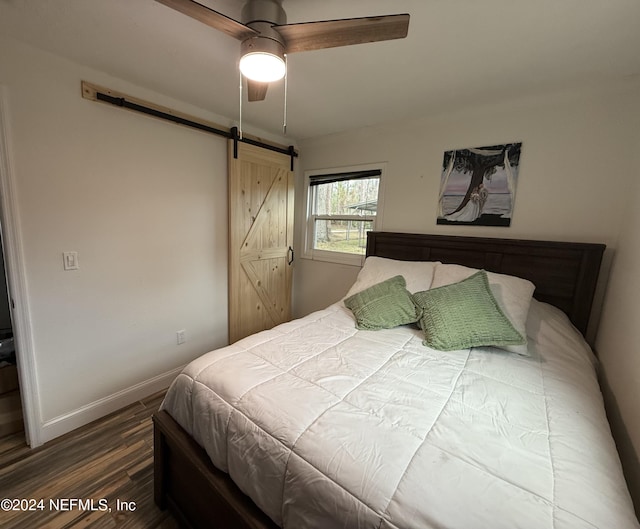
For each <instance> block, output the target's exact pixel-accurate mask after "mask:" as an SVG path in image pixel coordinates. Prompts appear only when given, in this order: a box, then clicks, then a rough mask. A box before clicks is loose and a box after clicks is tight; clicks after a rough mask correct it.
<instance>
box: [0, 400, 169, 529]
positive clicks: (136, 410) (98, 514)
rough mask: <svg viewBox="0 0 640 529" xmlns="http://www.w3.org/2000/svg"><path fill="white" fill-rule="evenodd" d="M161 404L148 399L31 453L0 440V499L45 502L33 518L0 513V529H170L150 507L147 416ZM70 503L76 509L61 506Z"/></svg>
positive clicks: (18, 443)
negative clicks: (75, 501)
mask: <svg viewBox="0 0 640 529" xmlns="http://www.w3.org/2000/svg"><path fill="white" fill-rule="evenodd" d="M163 396H164V392H161V393H157V394H154V395H150V396H149V397H147V398H145V399H143V400H141V401H139V402H136V403H135V404H132V405H131V406H127V407H126V408H123V409H122V410H119V411H118V412H116V413H113V414H111V415H109V416H107V417H104V418H103V419H100V420H98V421H95V422H93V423H91V424H89V425H87V426H85V427H83V428H80V429H78V430H76V431H74V432H71V433H70V434H67V435H65V436H63V437H61V438H60V439H57V440H55V441H52V442H51V443H48V444H46V445H44V446H42V447H40V448H37V449H34V450H31V449H30V448H29V447H28V446H26V444H25V443H24V437H23V436H22V437H21V436H19V435H18V436H13V435H12V436H8V437H5V438H2V439H0V499H2V498H24V499H30V498H32V499H37V500H39V499H42V500H43V502H44V503H43V507H44V508H42V509H36V510H33V511H28V512H23V511H8V512H6V511H0V527H2V528H3V529H23V528H39V529H67V528H73V529H80V528H84V529H177V528H178V524H177V522H176V521H175V520H174V519H173V518H172V517H171V515H170V513H169V512H168V511H161V510H160V509H158V507H156V505H155V503H154V502H153V424H152V421H151V416H152V414H153V413H154V412H155V411H156V410H157V409H158V406H159V405H160V403H161V402H162V399H163ZM69 499H75V500H81V501H82V504H81V505H78V504H77V503H75V504H69V503H66V504H65V503H64V501H65V500H67V501H68V500H69ZM90 500H93V503H91V502H90Z"/></svg>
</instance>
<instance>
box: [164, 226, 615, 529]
mask: <svg viewBox="0 0 640 529" xmlns="http://www.w3.org/2000/svg"><path fill="white" fill-rule="evenodd" d="M604 249H605V246H604V245H603V244H586V243H566V242H549V241H532V240H515V239H514V240H512V239H492V238H478V237H457V236H448V235H421V234H410V233H389V232H370V233H369V234H368V240H367V256H370V255H376V256H379V257H388V258H391V259H400V260H406V261H441V262H443V263H457V264H461V265H465V266H469V267H473V268H484V269H485V270H489V271H492V272H498V273H502V274H509V275H514V276H518V277H522V278H525V279H528V280H530V281H531V282H533V283H534V284H535V285H536V290H535V292H534V297H535V298H536V299H538V300H540V301H544V302H547V303H550V304H551V305H555V306H556V307H559V308H560V309H562V310H563V311H564V312H566V313H567V315H568V316H569V318H570V320H571V321H572V323H573V324H574V325H575V326H576V328H577V329H578V330H580V331H581V332H582V333H583V334H584V333H585V332H586V329H587V325H588V323H589V315H590V313H591V305H592V303H593V296H594V292H595V288H596V283H597V281H598V273H599V271H600V262H601V260H602V255H603V252H604ZM153 420H154V474H155V475H154V498H155V502H156V504H157V505H158V506H159V507H160V508H162V509H164V508H167V507H168V508H169V509H170V510H171V512H172V513H173V514H174V516H175V517H176V518H177V520H178V521H179V523H180V524H181V525H182V526H184V527H190V528H194V529H199V528H203V529H204V528H218V527H219V528H233V529H276V528H277V526H276V525H275V524H274V523H273V521H271V520H270V519H269V518H268V517H267V516H266V515H265V514H264V513H262V512H261V511H260V510H259V509H258V508H257V507H256V505H255V504H254V503H253V502H252V501H251V500H250V499H249V498H248V497H247V496H245V495H244V494H243V493H242V492H241V491H240V489H238V487H237V486H236V485H235V484H234V483H233V481H231V479H230V478H229V476H228V475H227V474H225V473H224V472H221V471H220V470H218V469H216V468H215V467H214V466H213V464H212V463H211V461H210V459H209V457H208V456H207V454H206V452H205V451H204V450H203V449H202V448H201V447H200V446H199V445H198V444H197V443H196V442H195V441H194V440H193V439H192V438H191V437H190V436H189V435H188V434H187V433H186V432H185V430H183V429H182V428H181V427H180V425H178V423H176V422H175V421H174V420H173V418H172V417H171V416H170V415H169V414H168V413H167V412H165V411H160V412H158V413H156V414H155V415H154V417H153Z"/></svg>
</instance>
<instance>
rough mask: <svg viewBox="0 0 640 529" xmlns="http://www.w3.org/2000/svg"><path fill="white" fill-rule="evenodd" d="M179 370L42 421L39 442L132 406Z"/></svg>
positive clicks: (164, 387) (156, 389)
mask: <svg viewBox="0 0 640 529" xmlns="http://www.w3.org/2000/svg"><path fill="white" fill-rule="evenodd" d="M183 367H184V366H180V367H178V368H176V369H173V370H171V371H168V372H166V373H162V374H161V375H158V376H156V377H153V378H150V379H148V380H145V381H143V382H140V383H139V384H136V385H135V386H131V387H130V388H127V389H124V390H122V391H118V392H117V393H113V394H112V395H109V396H107V397H104V398H102V399H99V400H96V401H94V402H91V403H90V404H87V405H86V406H82V407H81V408H78V409H76V410H73V411H71V412H69V413H65V414H64V415H60V416H58V417H55V418H54V419H51V420H50V421H45V422H44V423H43V424H42V428H41V429H40V435H39V438H40V441H41V442H42V443H46V442H48V441H52V440H53V439H55V438H57V437H60V436H61V435H64V434H66V433H69V432H71V431H73V430H75V429H76V428H80V427H81V426H84V425H85V424H89V423H90V422H92V421H95V420H96V419H100V418H102V417H104V416H105V415H108V414H109V413H112V412H114V411H117V410H119V409H121V408H124V407H125V406H128V405H129V404H133V403H134V402H136V401H138V400H141V399H144V398H145V397H148V396H149V395H153V394H154V393H157V392H158V391H162V390H163V389H167V388H168V387H169V385H170V384H171V382H173V380H174V379H175V378H176V377H177V376H178V374H179V373H180V371H182V369H183Z"/></svg>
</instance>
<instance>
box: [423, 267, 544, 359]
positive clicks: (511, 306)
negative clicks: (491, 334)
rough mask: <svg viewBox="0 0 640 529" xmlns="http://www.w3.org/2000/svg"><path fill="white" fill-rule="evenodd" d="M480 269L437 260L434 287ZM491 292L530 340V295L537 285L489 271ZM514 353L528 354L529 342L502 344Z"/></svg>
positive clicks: (446, 283) (432, 285) (506, 314)
mask: <svg viewBox="0 0 640 529" xmlns="http://www.w3.org/2000/svg"><path fill="white" fill-rule="evenodd" d="M477 271H478V269H477V268H469V267H466V266H461V265H456V264H443V263H438V266H437V267H436V270H435V272H434V274H433V282H432V284H431V288H436V287H442V286H445V285H450V284H452V283H457V282H458V281H462V280H463V279H466V278H467V277H469V276H471V275H473V274H475V273H476V272H477ZM487 277H488V279H489V287H491V293H492V294H493V297H495V298H496V301H497V302H498V304H499V305H500V308H501V309H502V312H504V315H505V316H506V317H507V318H509V320H510V321H511V323H512V324H513V326H514V327H515V328H516V330H517V331H518V332H519V333H520V334H521V335H522V336H523V338H524V339H525V340H526V339H527V315H528V314H529V306H530V305H531V297H532V296H533V291H534V290H535V288H536V287H535V285H534V284H533V283H532V282H531V281H527V280H526V279H522V278H519V277H514V276H509V275H506V274H496V273H494V272H487ZM501 349H505V350H507V351H511V352H512V353H517V354H521V355H527V356H528V355H529V352H528V350H527V344H526V343H525V344H524V345H506V346H504V347H501Z"/></svg>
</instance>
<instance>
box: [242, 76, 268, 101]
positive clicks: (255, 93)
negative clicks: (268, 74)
mask: <svg viewBox="0 0 640 529" xmlns="http://www.w3.org/2000/svg"><path fill="white" fill-rule="evenodd" d="M267 88H269V83H261V82H260V81H252V80H251V79H247V98H248V99H249V101H264V98H265V97H267Z"/></svg>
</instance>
